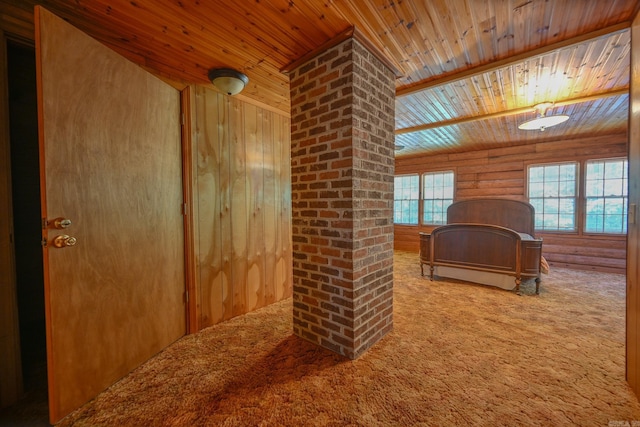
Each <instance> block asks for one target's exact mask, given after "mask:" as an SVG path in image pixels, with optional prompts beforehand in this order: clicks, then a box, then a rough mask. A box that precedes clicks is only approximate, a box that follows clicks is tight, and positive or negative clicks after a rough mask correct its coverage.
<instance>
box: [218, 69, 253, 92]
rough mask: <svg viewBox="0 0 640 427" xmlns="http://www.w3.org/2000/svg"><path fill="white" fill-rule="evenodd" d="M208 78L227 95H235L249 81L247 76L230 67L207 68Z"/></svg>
mask: <svg viewBox="0 0 640 427" xmlns="http://www.w3.org/2000/svg"><path fill="white" fill-rule="evenodd" d="M209 80H211V83H213V86H215V88H216V89H218V90H219V91H220V92H222V93H225V94H227V95H237V94H239V93H240V92H242V89H244V87H245V86H246V85H247V83H249V77H247V76H246V75H245V74H242V73H241V72H240V71H236V70H234V69H232V68H214V69H211V70H209Z"/></svg>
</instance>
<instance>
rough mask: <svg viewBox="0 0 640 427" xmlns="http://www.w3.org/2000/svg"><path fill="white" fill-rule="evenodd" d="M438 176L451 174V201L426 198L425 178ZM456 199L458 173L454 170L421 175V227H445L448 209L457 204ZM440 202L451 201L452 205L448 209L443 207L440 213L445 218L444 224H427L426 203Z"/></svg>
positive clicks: (435, 171)
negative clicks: (425, 216)
mask: <svg viewBox="0 0 640 427" xmlns="http://www.w3.org/2000/svg"><path fill="white" fill-rule="evenodd" d="M438 174H442V175H444V174H451V180H452V186H451V199H448V198H447V199H444V198H443V199H437V198H429V199H426V198H425V194H424V193H425V192H424V188H425V187H424V185H425V177H426V176H432V175H438ZM455 197H456V173H455V171H454V170H453V169H442V170H432V171H427V172H423V173H422V174H420V225H424V226H439V225H444V224H446V223H447V209H448V207H449V206H450V205H451V204H452V203H453V202H455V200H456V199H455ZM427 200H429V201H439V200H451V203H449V204H448V205H447V206H446V207H443V210H442V211H441V212H440V213H441V214H442V215H443V216H444V217H443V220H442V222H426V221H425V218H424V215H425V201H427Z"/></svg>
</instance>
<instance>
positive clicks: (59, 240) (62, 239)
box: [53, 234, 77, 248]
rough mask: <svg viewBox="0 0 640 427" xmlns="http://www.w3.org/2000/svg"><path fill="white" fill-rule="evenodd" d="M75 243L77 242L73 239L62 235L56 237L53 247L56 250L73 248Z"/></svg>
mask: <svg viewBox="0 0 640 427" xmlns="http://www.w3.org/2000/svg"><path fill="white" fill-rule="evenodd" d="M76 242H77V240H76V238H75V237H72V236H67V235H66V234H62V235H60V236H56V237H55V238H54V239H53V246H55V247H56V248H65V247H67V246H74V245H75V244H76Z"/></svg>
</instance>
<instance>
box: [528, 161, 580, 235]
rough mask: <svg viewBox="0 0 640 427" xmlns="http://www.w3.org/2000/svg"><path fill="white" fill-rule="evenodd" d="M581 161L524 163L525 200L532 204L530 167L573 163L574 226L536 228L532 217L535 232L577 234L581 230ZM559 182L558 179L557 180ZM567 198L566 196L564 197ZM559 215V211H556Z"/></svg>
mask: <svg viewBox="0 0 640 427" xmlns="http://www.w3.org/2000/svg"><path fill="white" fill-rule="evenodd" d="M581 163H582V162H580V161H579V160H568V161H560V162H544V163H529V164H527V165H526V176H525V197H526V199H527V202H529V203H530V204H532V205H534V207H535V204H534V203H531V196H530V191H531V169H532V168H535V167H546V166H554V165H558V166H561V165H575V168H576V170H575V181H574V196H573V203H574V210H573V225H574V228H573V229H572V230H567V229H545V228H537V226H536V225H537V221H536V220H535V219H534V230H535V232H536V233H549V234H552V233H553V234H579V233H580V232H581V230H582V224H581V221H580V219H581V217H582V215H581V212H582V211H581V204H582V203H581V196H580V195H581V189H582V185H581V182H582V179H581V170H582V168H581ZM559 182H560V181H559ZM547 198H548V199H551V197H543V198H542V199H543V200H544V199H547ZM557 199H558V200H560V199H562V198H560V197H557ZM564 199H567V198H564ZM537 215H538V212H537V210H536V216H537ZM558 215H559V213H558Z"/></svg>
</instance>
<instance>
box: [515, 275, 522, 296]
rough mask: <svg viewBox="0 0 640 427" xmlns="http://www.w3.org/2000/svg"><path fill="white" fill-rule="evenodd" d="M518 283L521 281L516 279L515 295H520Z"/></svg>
mask: <svg viewBox="0 0 640 427" xmlns="http://www.w3.org/2000/svg"><path fill="white" fill-rule="evenodd" d="M520 282H522V280H520V278H519V277H516V295H522V292H520Z"/></svg>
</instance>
